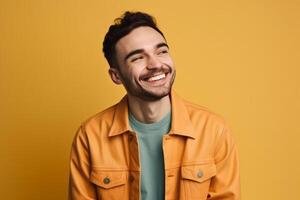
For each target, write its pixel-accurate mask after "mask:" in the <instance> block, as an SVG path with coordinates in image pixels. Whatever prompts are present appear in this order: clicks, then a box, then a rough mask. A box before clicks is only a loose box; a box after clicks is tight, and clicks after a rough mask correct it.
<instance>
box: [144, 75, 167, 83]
mask: <svg viewBox="0 0 300 200" xmlns="http://www.w3.org/2000/svg"><path fill="white" fill-rule="evenodd" d="M165 77H166V75H165V74H159V75H157V76H153V77H151V78H149V79H148V81H157V80H160V79H162V78H165Z"/></svg>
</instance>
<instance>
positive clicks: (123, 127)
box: [108, 90, 195, 138]
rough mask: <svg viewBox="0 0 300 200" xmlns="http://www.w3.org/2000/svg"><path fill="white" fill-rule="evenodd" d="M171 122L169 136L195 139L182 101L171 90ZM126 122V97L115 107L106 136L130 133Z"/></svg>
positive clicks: (127, 121)
mask: <svg viewBox="0 0 300 200" xmlns="http://www.w3.org/2000/svg"><path fill="white" fill-rule="evenodd" d="M171 108H172V122H171V129H170V135H181V136H186V137H191V138H195V136H194V128H193V125H192V123H191V120H190V117H189V114H188V111H187V108H186V106H185V104H184V100H183V99H181V98H180V97H179V96H178V95H177V94H176V93H175V92H174V91H173V90H172V92H171ZM130 130H131V128H130V125H129V120H128V99H127V95H126V96H124V97H123V98H122V100H121V101H120V102H119V103H118V104H117V105H116V109H115V113H114V117H113V121H112V125H111V128H110V131H109V133H108V136H116V135H120V134H122V133H125V132H127V131H130Z"/></svg>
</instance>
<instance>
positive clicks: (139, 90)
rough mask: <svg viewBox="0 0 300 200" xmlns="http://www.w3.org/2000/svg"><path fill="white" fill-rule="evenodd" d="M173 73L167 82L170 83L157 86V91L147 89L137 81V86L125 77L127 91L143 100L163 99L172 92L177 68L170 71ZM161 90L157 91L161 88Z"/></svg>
mask: <svg viewBox="0 0 300 200" xmlns="http://www.w3.org/2000/svg"><path fill="white" fill-rule="evenodd" d="M172 71H173V73H172V74H171V76H172V77H171V79H170V81H169V83H167V84H168V85H166V86H163V87H162V88H156V89H155V91H153V90H151V89H149V90H147V89H146V88H145V87H143V86H142V85H141V84H139V83H138V82H137V81H136V84H135V86H133V84H132V83H131V81H130V80H128V78H126V77H123V80H124V82H125V83H124V87H125V89H126V91H127V93H129V94H130V95H131V96H134V97H136V98H139V99H141V100H144V101H158V100H160V99H162V98H163V97H165V96H168V95H169V94H170V93H171V89H172V86H173V83H174V81H175V77H176V70H175V69H171V71H170V72H172ZM160 89H161V91H157V90H160Z"/></svg>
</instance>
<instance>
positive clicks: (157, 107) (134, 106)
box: [128, 94, 171, 123]
mask: <svg viewBox="0 0 300 200" xmlns="http://www.w3.org/2000/svg"><path fill="white" fill-rule="evenodd" d="M128 104H129V110H130V112H131V113H132V115H133V116H134V117H135V118H136V119H137V120H138V121H140V122H143V123H154V122H158V121H159V120H161V119H162V118H163V117H164V116H165V115H166V114H167V113H168V112H170V110H171V101H170V97H169V95H168V96H165V97H163V98H161V99H159V100H156V101H146V100H142V99H140V98H138V97H134V96H131V95H130V94H128Z"/></svg>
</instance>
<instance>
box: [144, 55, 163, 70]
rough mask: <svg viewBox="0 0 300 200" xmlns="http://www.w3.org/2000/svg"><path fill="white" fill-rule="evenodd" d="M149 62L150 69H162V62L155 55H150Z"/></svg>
mask: <svg viewBox="0 0 300 200" xmlns="http://www.w3.org/2000/svg"><path fill="white" fill-rule="evenodd" d="M147 61H148V62H147V68H148V69H157V68H161V67H162V63H161V62H160V60H159V58H157V57H155V56H154V55H150V56H149V57H148V60H147Z"/></svg>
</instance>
